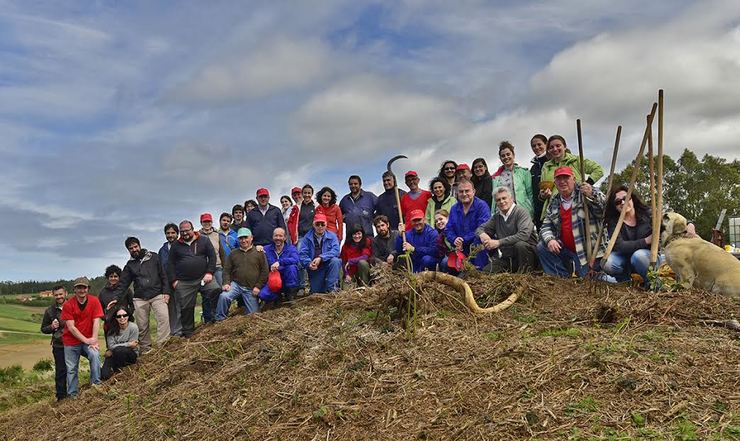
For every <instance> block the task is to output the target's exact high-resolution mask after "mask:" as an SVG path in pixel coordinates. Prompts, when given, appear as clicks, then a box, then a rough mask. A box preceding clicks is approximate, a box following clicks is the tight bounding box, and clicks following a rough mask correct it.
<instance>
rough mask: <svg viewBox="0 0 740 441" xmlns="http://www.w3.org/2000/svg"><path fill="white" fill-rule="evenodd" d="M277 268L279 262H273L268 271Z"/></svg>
mask: <svg viewBox="0 0 740 441" xmlns="http://www.w3.org/2000/svg"><path fill="white" fill-rule="evenodd" d="M278 268H280V262H275V263H273V264H272V265H270V271H277V270H278Z"/></svg>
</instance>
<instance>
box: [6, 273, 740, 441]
mask: <svg viewBox="0 0 740 441" xmlns="http://www.w3.org/2000/svg"><path fill="white" fill-rule="evenodd" d="M385 280H387V281H385V282H382V283H380V284H379V285H377V286H374V287H372V288H370V289H364V290H362V289H360V290H353V291H344V292H341V293H338V294H336V295H328V296H313V297H310V298H307V299H303V300H301V301H299V302H297V304H296V305H294V306H293V307H291V308H282V309H277V310H273V311H269V312H266V313H263V314H259V315H253V316H248V317H244V316H238V317H231V318H229V319H228V320H227V321H225V322H223V323H221V324H218V325H213V326H208V327H205V328H201V329H200V331H199V332H197V333H196V335H195V336H193V338H192V339H190V340H177V341H172V342H170V343H169V344H168V345H166V347H164V348H163V349H161V350H159V351H157V352H156V353H152V354H148V355H146V356H143V357H142V358H141V359H140V363H139V364H138V365H136V366H135V367H134V368H133V369H127V370H126V371H124V372H123V373H121V374H119V375H118V376H116V377H114V379H113V380H111V381H109V382H108V383H106V384H105V385H104V386H102V387H101V388H99V389H98V390H93V389H90V388H86V389H84V390H83V392H82V394H81V396H80V398H79V399H77V400H68V401H66V402H63V403H61V404H60V405H52V404H50V403H41V404H36V405H32V406H27V407H25V408H20V409H16V410H13V411H11V412H6V413H4V414H2V415H0V437H2V438H4V439H23V440H28V439H81V438H85V437H86V436H89V438H91V439H92V438H95V439H103V438H107V439H172V438H175V439H231V438H236V439H282V440H293V439H307V440H310V439H317V440H319V439H320V440H326V439H353V440H354V439H377V440H381V439H382V440H385V439H389V440H390V439H392V440H400V439H527V438H536V439H569V438H570V439H593V438H595V439H738V438H740V387H739V386H740V385H739V384H738V383H739V382H740V375H738V374H739V370H738V362H739V361H740V341H739V340H738V335H740V334H738V333H737V332H736V331H732V330H729V329H725V328H721V327H715V326H710V325H708V324H706V323H705V322H704V320H705V319H714V320H716V319H732V318H736V317H738V316H740V307H739V306H738V305H737V304H735V303H733V302H732V301H731V300H729V299H725V298H721V297H717V296H713V295H709V294H706V293H702V292H698V291H691V292H679V293H667V294H666V293H662V294H650V293H645V292H641V291H636V290H632V289H629V288H626V287H622V286H607V285H603V284H596V283H594V284H592V283H590V282H578V281H571V280H560V279H553V278H549V277H544V276H538V277H532V276H526V275H502V276H494V277H491V276H480V277H476V278H474V279H470V280H468V282H469V283H470V285H471V287H472V289H473V292H474V293H475V294H476V298H477V299H478V302H479V304H480V305H481V306H490V305H492V304H495V303H497V302H498V301H500V300H502V299H504V298H506V296H508V294H510V293H511V292H512V290H513V289H515V288H516V287H518V286H520V285H522V284H523V285H524V286H525V290H524V294H523V295H522V297H521V298H520V299H519V301H518V302H517V303H516V304H515V305H514V306H513V307H511V308H510V309H508V310H506V311H504V312H502V313H499V314H489V315H479V316H474V315H472V314H470V313H469V312H468V311H467V309H466V308H465V306H464V305H463V303H462V302H461V300H460V299H459V296H458V295H457V294H454V293H452V291H451V290H450V289H449V288H447V287H445V286H443V285H438V284H436V283H425V284H421V285H418V286H417V285H416V284H415V283H414V282H412V281H411V280H410V279H408V278H407V277H405V276H404V275H396V274H394V275H393V276H390V277H388V278H386V279H385ZM412 289H416V290H417V292H418V293H419V295H418V302H417V303H416V306H417V311H416V318H415V320H414V319H413V318H411V319H409V318H408V317H409V314H408V313H407V299H408V298H409V294H410V293H411V292H412ZM409 323H411V324H412V325H413V329H411V328H406V327H405V325H406V324H409ZM414 329H415V332H412V331H414ZM83 435H86V436H83Z"/></svg>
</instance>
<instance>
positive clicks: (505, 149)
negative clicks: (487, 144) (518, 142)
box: [491, 141, 534, 217]
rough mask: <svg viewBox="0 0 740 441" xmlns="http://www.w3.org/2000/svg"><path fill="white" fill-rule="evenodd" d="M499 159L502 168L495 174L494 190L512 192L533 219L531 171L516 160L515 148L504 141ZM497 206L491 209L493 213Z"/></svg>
mask: <svg viewBox="0 0 740 441" xmlns="http://www.w3.org/2000/svg"><path fill="white" fill-rule="evenodd" d="M498 157H499V159H501V164H502V165H501V167H499V169H498V170H496V172H495V173H494V174H493V188H498V187H506V188H508V189H509V191H510V192H511V197H512V198H513V199H514V202H515V203H516V204H517V205H519V206H520V207H522V208H524V209H525V210H527V213H529V216H530V217H532V215H533V214H534V211H533V209H532V175H531V174H529V170H527V169H526V168H524V167H519V165H518V164H517V163H516V162H515V160H514V146H513V145H511V143H510V142H509V141H503V142H502V143H501V144H500V145H499V148H498ZM496 210H497V209H496V206H495V205H493V206H492V207H491V213H495V212H496Z"/></svg>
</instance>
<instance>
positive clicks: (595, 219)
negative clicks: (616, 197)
mask: <svg viewBox="0 0 740 441" xmlns="http://www.w3.org/2000/svg"><path fill="white" fill-rule="evenodd" d="M585 200H586V201H587V204H588V208H589V215H590V217H589V221H590V222H589V226H590V229H589V232H590V233H591V246H593V245H594V244H596V238H597V237H598V231H599V224H601V223H602V221H603V219H604V208H605V205H606V196H604V194H603V193H601V192H600V191H599V190H597V189H596V188H594V193H593V196H592V197H591V198H585ZM561 202H562V196H560V194H556V195H555V196H553V197H552V199H551V200H550V205H548V206H547V209H546V210H545V212H544V220H543V222H542V228H541V229H540V238H541V239H542V242H543V243H544V244H545V245H547V243H548V242H550V241H551V240H560V239H561V238H560V233H561V229H560V203H561ZM571 208H572V210H571V216H572V219H571V221H572V225H573V238H574V239H575V242H576V253H577V254H578V260H580V261H581V265H586V264H587V263H588V261H587V258H586V245H585V239H584V236H585V231H584V223H583V221H584V219H585V218H586V214H585V211H584V210H583V202H582V198H581V191H580V189H579V188H578V187H577V186H576V188H575V190H574V191H573V205H572V206H571ZM607 242H608V238H607V236H606V229H604V230H603V231H602V237H601V245H600V246H599V249H598V251H597V252H596V257H601V256H603V255H604V252H605V251H606V246H607Z"/></svg>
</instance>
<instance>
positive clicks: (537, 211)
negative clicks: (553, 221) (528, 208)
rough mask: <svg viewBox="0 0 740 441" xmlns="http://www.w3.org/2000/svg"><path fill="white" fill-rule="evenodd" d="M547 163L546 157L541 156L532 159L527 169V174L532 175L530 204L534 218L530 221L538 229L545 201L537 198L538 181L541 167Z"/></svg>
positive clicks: (540, 175)
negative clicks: (530, 165)
mask: <svg viewBox="0 0 740 441" xmlns="http://www.w3.org/2000/svg"><path fill="white" fill-rule="evenodd" d="M545 162H547V155H542V156H541V157H539V158H537V157H534V158H532V167H530V168H529V174H531V175H532V194H533V196H534V197H533V198H532V199H534V200H533V201H532V202H533V203H532V208H534V216H533V217H532V220H533V221H534V223H535V225H537V227H538V228H539V226H540V225H541V224H542V222H541V220H540V219H541V218H542V208H543V205H544V204H545V201H543V200H541V199H540V198H539V196H538V195H539V193H540V179H541V177H542V166H543V165H544V164H545Z"/></svg>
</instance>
